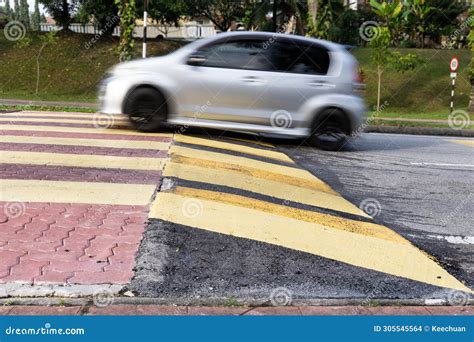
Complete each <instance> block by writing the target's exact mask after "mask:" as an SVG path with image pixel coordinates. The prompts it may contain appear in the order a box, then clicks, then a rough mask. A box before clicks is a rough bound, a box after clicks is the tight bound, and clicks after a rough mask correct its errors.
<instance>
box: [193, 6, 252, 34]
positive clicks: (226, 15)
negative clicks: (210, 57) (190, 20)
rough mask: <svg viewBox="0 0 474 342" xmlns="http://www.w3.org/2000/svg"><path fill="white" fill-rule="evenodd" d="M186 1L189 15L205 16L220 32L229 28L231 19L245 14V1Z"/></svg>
mask: <svg viewBox="0 0 474 342" xmlns="http://www.w3.org/2000/svg"><path fill="white" fill-rule="evenodd" d="M186 2H187V4H188V15H189V16H191V17H196V16H202V17H205V18H207V19H209V20H210V21H212V23H213V24H214V25H216V26H217V28H218V29H219V30H221V31H222V32H226V31H228V30H229V28H230V26H231V25H232V21H234V20H235V19H237V18H243V17H244V16H245V10H246V6H245V1H228V0H188V1H186Z"/></svg>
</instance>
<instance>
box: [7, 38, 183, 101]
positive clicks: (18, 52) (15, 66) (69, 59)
mask: <svg viewBox="0 0 474 342" xmlns="http://www.w3.org/2000/svg"><path fill="white" fill-rule="evenodd" d="M28 36H29V37H31V44H30V45H29V46H21V44H18V43H15V42H11V41H8V40H7V39H6V38H5V37H4V35H3V34H0V65H1V68H0V98H11V99H28V100H48V101H77V102H94V101H95V100H96V93H97V85H98V83H99V82H100V80H101V79H102V77H103V76H104V74H105V72H106V71H107V70H108V69H109V68H110V67H112V66H113V65H114V64H117V63H118V61H119V56H118V52H117V39H116V38H108V37H104V38H103V39H101V40H99V41H98V42H96V43H95V44H93V45H92V47H91V48H89V49H86V44H87V43H89V42H90V41H91V38H92V36H91V35H84V34H74V33H69V34H67V35H65V34H61V35H60V38H59V39H58V41H57V42H56V43H55V44H54V45H50V46H47V47H46V48H45V49H44V51H43V53H42V55H41V58H40V72H41V74H40V83H39V93H38V95H36V94H35V87H36V58H37V54H38V51H39V49H40V47H41V41H40V39H39V34H35V33H28ZM181 45H182V43H180V42H176V41H166V40H163V41H160V42H156V41H151V42H150V43H149V54H150V55H151V56H159V55H164V54H167V53H169V52H171V51H174V50H176V49H177V48H178V47H179V46H181ZM140 54H141V44H140V43H139V42H138V41H137V42H136V44H135V56H136V57H137V58H138V57H139V56H140Z"/></svg>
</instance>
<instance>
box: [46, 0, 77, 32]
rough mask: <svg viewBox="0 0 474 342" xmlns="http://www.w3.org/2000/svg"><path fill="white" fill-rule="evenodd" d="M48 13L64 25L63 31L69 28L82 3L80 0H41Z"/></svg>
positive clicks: (59, 23)
mask: <svg viewBox="0 0 474 342" xmlns="http://www.w3.org/2000/svg"><path fill="white" fill-rule="evenodd" d="M40 2H41V3H42V4H43V5H44V7H45V8H46V10H47V11H48V13H49V14H50V15H51V16H52V17H53V18H54V20H56V23H57V24H58V25H60V26H62V28H63V31H68V30H69V24H70V23H71V18H72V16H73V14H74V12H75V11H76V10H77V8H78V7H79V5H80V0H40Z"/></svg>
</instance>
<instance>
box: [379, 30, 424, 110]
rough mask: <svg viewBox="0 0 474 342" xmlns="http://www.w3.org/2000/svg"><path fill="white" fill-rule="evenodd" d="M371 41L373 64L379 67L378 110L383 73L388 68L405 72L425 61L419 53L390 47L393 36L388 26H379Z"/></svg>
mask: <svg viewBox="0 0 474 342" xmlns="http://www.w3.org/2000/svg"><path fill="white" fill-rule="evenodd" d="M376 30H377V32H376V34H374V36H373V38H372V40H371V41H370V47H371V48H372V55H371V60H372V64H373V65H375V67H376V68H377V80H378V81H377V111H379V110H380V99H381V90H382V75H383V73H384V71H385V70H387V69H394V70H396V71H397V72H405V71H408V70H413V69H415V68H416V67H417V66H418V65H420V64H422V63H423V62H424V61H423V60H422V59H421V58H420V57H418V55H416V54H413V53H409V54H406V55H401V54H400V53H399V52H397V51H391V50H390V49H389V46H390V42H391V40H392V38H391V37H390V30H389V29H388V27H386V26H381V27H378V28H377V29H376Z"/></svg>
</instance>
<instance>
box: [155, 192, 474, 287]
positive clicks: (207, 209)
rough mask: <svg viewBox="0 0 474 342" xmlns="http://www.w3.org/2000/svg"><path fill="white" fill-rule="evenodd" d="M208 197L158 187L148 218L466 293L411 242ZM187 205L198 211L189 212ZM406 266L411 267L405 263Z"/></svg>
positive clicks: (455, 280) (460, 284) (452, 278)
mask: <svg viewBox="0 0 474 342" xmlns="http://www.w3.org/2000/svg"><path fill="white" fill-rule="evenodd" d="M204 197H209V196H201V197H195V196H187V195H181V194H179V193H173V192H159V193H158V194H157V196H156V199H155V201H154V202H153V203H152V205H151V208H150V214H149V217H150V218H155V219H161V220H164V221H169V222H173V223H176V224H180V225H184V226H187V227H191V228H197V229H203V230H206V231H210V232H214V233H219V234H225V235H230V236H234V237H236V238H245V239H251V240H255V241H260V242H264V243H269V244H273V245H277V246H281V247H285V248H289V249H293V250H298V251H302V252H306V253H310V254H313V255H318V256H321V257H325V258H328V259H332V260H337V261H340V262H344V263H347V264H350V265H354V266H359V267H363V268H367V269H371V270H375V271H379V272H383V273H387V274H391V275H395V276H399V277H403V278H406V279H411V280H415V281H420V282H423V283H426V284H431V285H435V286H440V287H445V288H451V289H456V290H461V291H466V292H471V290H470V289H469V288H467V287H466V286H465V285H464V284H462V283H461V282H460V281H458V280H457V279H456V278H454V277H453V276H451V275H450V274H449V273H448V272H447V271H445V270H444V269H443V268H442V267H441V266H440V265H438V264H437V263H436V262H435V261H433V260H432V259H431V258H429V257H428V256H427V255H426V254H425V253H423V252H422V251H420V250H419V249H418V248H416V247H415V246H413V245H411V244H407V243H401V242H399V241H397V242H395V241H390V240H387V239H381V238H378V237H374V236H368V235H364V234H358V233H354V232H350V231H346V230H344V229H334V228H331V227H329V226H325V225H324V224H320V223H317V222H306V221H304V220H299V219H295V218H293V217H287V216H284V215H281V213H279V212H278V213H270V212H268V211H262V210H259V209H258V208H248V207H243V206H241V205H235V203H234V204H229V203H228V202H221V201H219V198H218V197H217V198H212V197H211V198H206V199H205V198H204ZM190 205H193V206H194V207H195V208H198V211H190V210H188V207H189V206H190ZM408 265H410V266H412V267H407V266H408Z"/></svg>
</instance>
